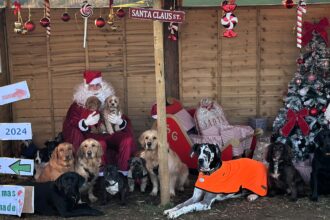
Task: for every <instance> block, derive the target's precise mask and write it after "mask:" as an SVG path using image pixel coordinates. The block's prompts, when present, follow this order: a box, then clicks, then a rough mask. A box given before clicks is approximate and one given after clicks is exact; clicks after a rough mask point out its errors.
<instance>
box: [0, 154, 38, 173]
mask: <svg viewBox="0 0 330 220" xmlns="http://www.w3.org/2000/svg"><path fill="white" fill-rule="evenodd" d="M33 170H34V161H33V160H28V159H20V158H8V157H0V173H5V174H16V175H21V176H33Z"/></svg>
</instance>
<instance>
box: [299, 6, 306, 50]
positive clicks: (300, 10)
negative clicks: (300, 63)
mask: <svg viewBox="0 0 330 220" xmlns="http://www.w3.org/2000/svg"><path fill="white" fill-rule="evenodd" d="M306 11H307V10H306V3H305V2H304V1H303V0H300V1H299V3H298V7H297V47H298V48H301V42H302V15H303V14H306Z"/></svg>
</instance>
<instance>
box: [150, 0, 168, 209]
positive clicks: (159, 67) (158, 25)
mask: <svg viewBox="0 0 330 220" xmlns="http://www.w3.org/2000/svg"><path fill="white" fill-rule="evenodd" d="M161 7H162V1H161V0H155V1H154V9H161ZM153 23H154V48H155V49H154V50H155V74H156V95H157V129H158V141H159V148H158V159H159V176H160V199H161V205H165V204H167V203H169V201H170V190H169V175H168V163H167V155H168V144H167V133H166V131H167V130H166V118H165V117H166V113H165V102H166V101H165V78H164V74H165V73H164V45H163V39H164V33H163V23H162V22H160V21H154V22H153Z"/></svg>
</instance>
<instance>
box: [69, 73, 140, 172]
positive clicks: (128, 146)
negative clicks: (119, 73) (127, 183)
mask: <svg viewBox="0 0 330 220" xmlns="http://www.w3.org/2000/svg"><path fill="white" fill-rule="evenodd" d="M111 95H115V91H114V89H113V87H112V86H111V84H110V83H107V82H105V81H104V80H102V76H101V72H100V71H85V72H84V82H83V83H81V84H79V85H78V86H77V87H76V88H75V91H74V94H73V103H72V104H71V106H70V108H69V110H68V112H67V114H66V118H65V121H64V123H63V137H64V141H67V142H70V143H72V144H73V146H74V149H75V150H78V148H79V146H80V144H81V142H83V141H84V140H85V139H87V138H94V139H96V140H98V141H99V142H100V144H101V145H102V149H103V157H102V164H103V165H106V164H109V163H111V164H115V165H117V166H118V169H119V170H120V171H122V172H123V173H124V174H126V173H127V171H128V160H129V159H130V157H131V155H132V154H134V152H135V150H136V143H135V141H134V136H133V131H132V126H131V123H130V121H129V119H128V118H127V117H126V116H125V115H122V116H118V115H115V114H114V115H110V117H109V118H108V120H109V121H110V122H111V123H112V124H117V125H119V131H117V132H115V133H114V134H112V135H110V134H108V133H105V134H95V133H91V132H90V128H91V126H93V125H96V124H97V123H98V122H99V120H100V113H99V112H96V111H95V112H91V113H90V114H89V115H88V116H87V117H86V116H84V112H86V106H85V103H86V100H87V99H88V97H90V96H96V97H97V98H98V99H99V100H100V101H101V103H102V106H103V104H104V101H105V99H106V98H107V97H108V96H111ZM102 106H101V108H102Z"/></svg>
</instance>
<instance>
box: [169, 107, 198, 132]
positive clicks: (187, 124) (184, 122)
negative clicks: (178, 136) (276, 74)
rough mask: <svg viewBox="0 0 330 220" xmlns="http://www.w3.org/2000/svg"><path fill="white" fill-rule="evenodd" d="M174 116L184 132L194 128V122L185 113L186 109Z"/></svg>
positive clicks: (187, 113)
mask: <svg viewBox="0 0 330 220" xmlns="http://www.w3.org/2000/svg"><path fill="white" fill-rule="evenodd" d="M174 116H175V117H176V118H177V119H178V120H179V122H180V125H181V126H182V127H183V129H184V130H185V131H189V130H190V129H192V128H193V127H195V122H194V119H193V117H191V115H190V114H189V112H187V110H186V109H184V108H183V109H181V110H180V111H178V112H177V113H175V114H174Z"/></svg>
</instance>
